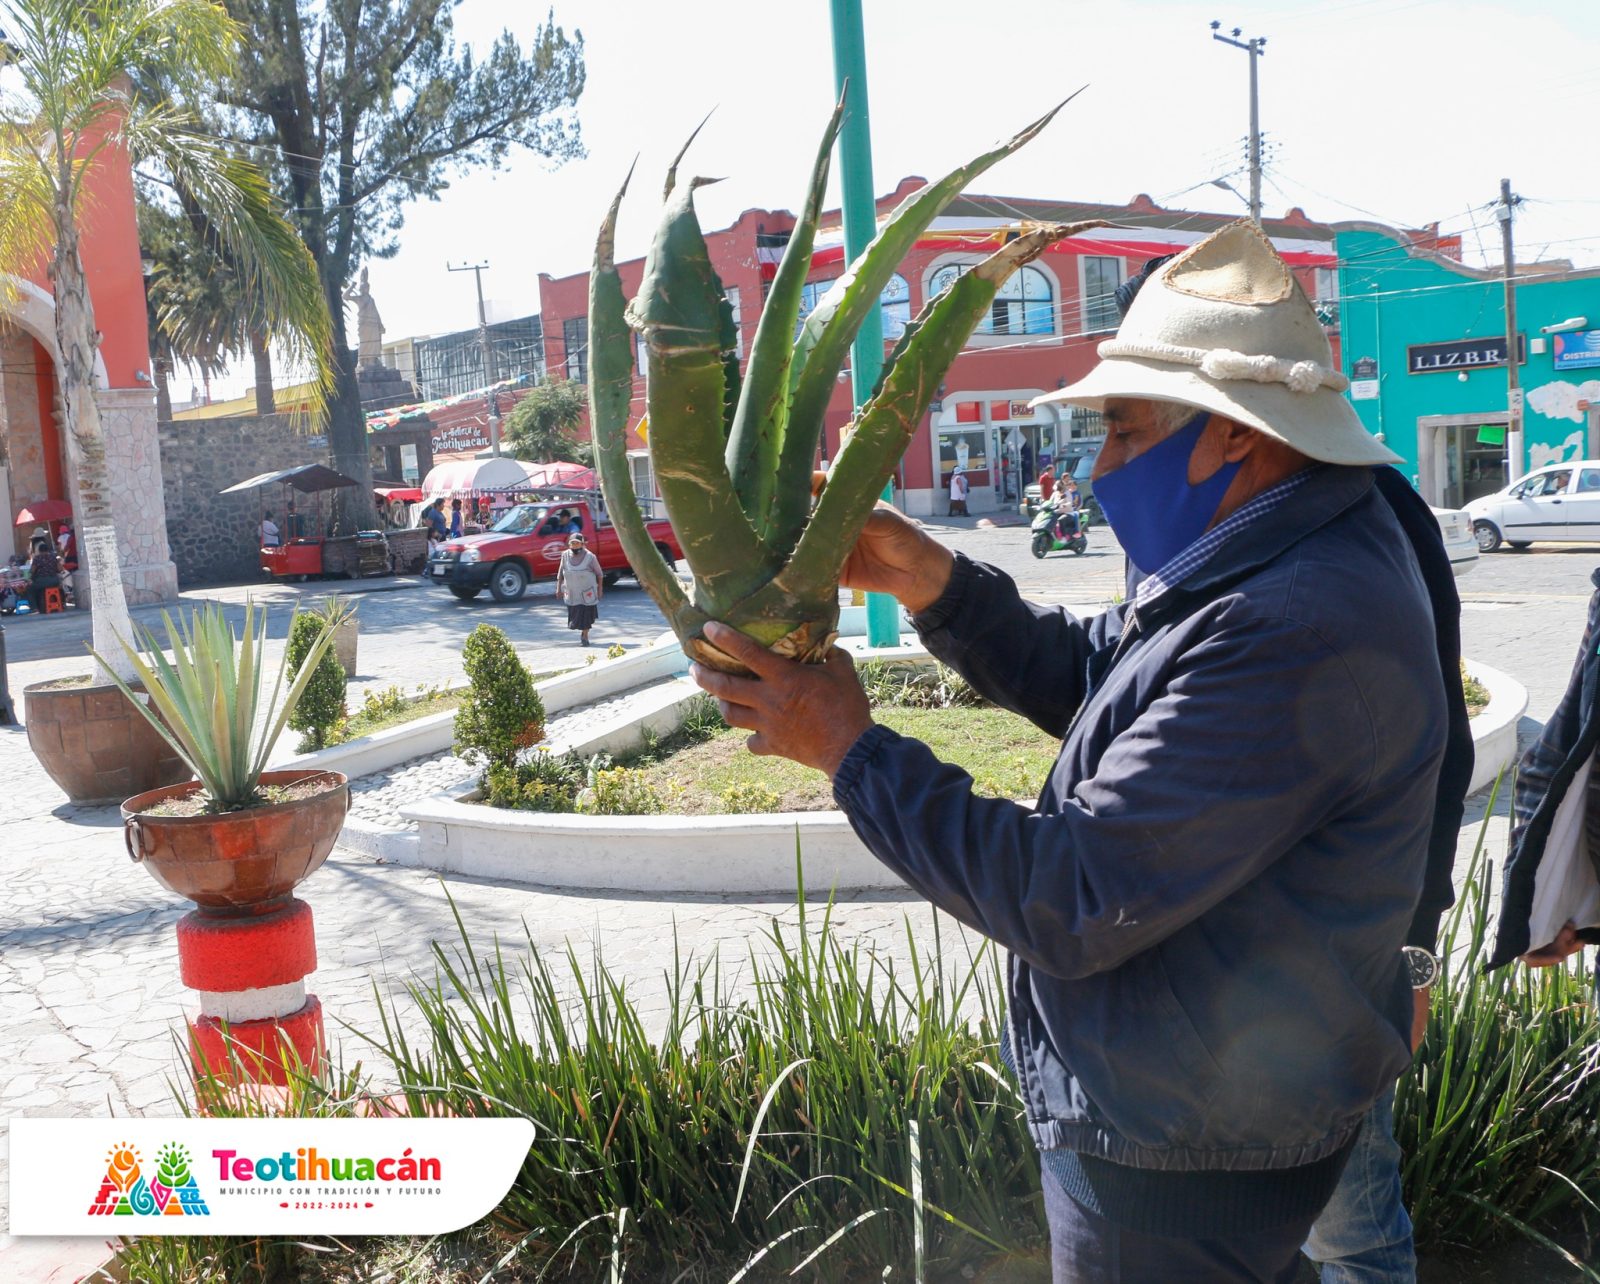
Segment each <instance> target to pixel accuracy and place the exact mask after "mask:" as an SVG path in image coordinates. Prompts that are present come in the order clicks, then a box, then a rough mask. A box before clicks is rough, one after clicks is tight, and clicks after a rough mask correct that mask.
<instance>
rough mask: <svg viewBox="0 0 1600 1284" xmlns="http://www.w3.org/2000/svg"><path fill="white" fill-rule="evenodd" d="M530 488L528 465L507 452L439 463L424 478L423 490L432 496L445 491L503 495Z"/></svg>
mask: <svg viewBox="0 0 1600 1284" xmlns="http://www.w3.org/2000/svg"><path fill="white" fill-rule="evenodd" d="M529 489H531V484H530V483H529V481H528V469H527V465H525V464H523V463H520V462H519V461H517V460H515V459H507V458H505V457H504V456H501V457H500V458H497V459H496V458H490V459H455V460H451V461H450V462H449V463H444V464H435V465H434V466H433V468H432V469H430V470H429V472H428V475H427V476H426V477H424V478H423V479H422V493H423V495H424V497H425V498H428V499H437V498H439V496H441V495H503V494H505V493H506V492H507V491H513V490H529Z"/></svg>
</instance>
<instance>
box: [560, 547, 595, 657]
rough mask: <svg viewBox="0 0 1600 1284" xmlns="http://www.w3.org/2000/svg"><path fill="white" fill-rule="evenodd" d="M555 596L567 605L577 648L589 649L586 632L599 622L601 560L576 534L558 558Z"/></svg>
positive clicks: (568, 617) (570, 626)
mask: <svg viewBox="0 0 1600 1284" xmlns="http://www.w3.org/2000/svg"><path fill="white" fill-rule="evenodd" d="M556 592H557V593H559V594H560V595H561V599H562V601H564V602H565V603H566V604H567V627H568V628H569V629H577V630H578V633H579V638H578V643H579V645H580V646H588V645H589V630H590V628H592V627H593V625H594V622H595V621H596V620H597V619H599V618H600V598H601V597H602V596H603V595H604V593H605V583H604V580H603V578H602V576H601V573H600V559H599V558H598V557H596V556H595V555H594V554H593V553H591V552H590V551H589V549H588V546H587V544H586V542H585V540H584V537H583V536H582V535H581V534H580V533H579V532H577V531H573V532H572V534H570V535H568V536H567V551H566V552H565V553H563V554H562V555H561V568H560V569H559V570H558V571H557V572H556Z"/></svg>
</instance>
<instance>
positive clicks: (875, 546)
mask: <svg viewBox="0 0 1600 1284" xmlns="http://www.w3.org/2000/svg"><path fill="white" fill-rule="evenodd" d="M825 483H826V474H824V473H816V474H814V475H813V477H812V490H813V491H815V492H820V491H821V490H822V488H823V486H824V484H825ZM954 567H955V557H954V556H953V555H952V554H951V552H950V550H949V549H947V548H946V547H945V546H944V545H943V544H941V543H939V541H938V540H936V539H933V538H932V537H930V536H929V535H928V534H927V532H926V531H924V530H923V529H922V528H921V527H920V526H918V525H917V524H916V523H915V522H913V521H912V520H911V519H910V518H908V517H906V516H905V515H904V514H903V513H901V512H900V510H899V509H897V508H895V507H893V506H892V505H889V504H885V503H883V502H882V501H881V500H880V501H879V503H878V506H877V507H876V508H874V509H873V510H872V513H871V515H870V516H869V517H868V518H867V524H866V527H865V528H864V529H863V530H862V532H861V535H860V538H858V539H857V540H856V546H855V548H854V549H852V550H851V552H850V556H849V557H847V558H846V559H845V563H844V567H843V569H842V570H841V571H840V572H839V583H841V584H842V585H844V587H845V588H851V589H862V590H864V591H865V592H868V593H888V594H891V595H892V596H893V597H895V598H896V599H897V600H898V601H899V603H900V605H901V606H903V607H905V608H906V610H908V611H910V612H911V613H912V614H913V615H915V614H916V613H917V612H918V611H926V610H927V609H928V608H929V607H930V606H932V605H933V604H934V603H935V602H937V601H938V600H939V595H940V594H942V593H943V592H944V590H945V586H946V585H947V584H949V583H950V572H951V571H952V570H953V569H954Z"/></svg>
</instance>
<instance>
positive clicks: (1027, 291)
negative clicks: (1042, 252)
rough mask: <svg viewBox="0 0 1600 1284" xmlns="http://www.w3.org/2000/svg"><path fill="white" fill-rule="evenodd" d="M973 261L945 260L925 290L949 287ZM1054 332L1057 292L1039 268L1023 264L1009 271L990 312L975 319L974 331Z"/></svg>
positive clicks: (932, 292) (939, 290) (934, 293)
mask: <svg viewBox="0 0 1600 1284" xmlns="http://www.w3.org/2000/svg"><path fill="white" fill-rule="evenodd" d="M974 266H976V265H975V264H972V263H947V264H945V266H944V267H942V268H940V269H939V270H938V271H937V272H935V273H934V274H933V277H932V279H931V280H930V281H929V282H928V293H929V295H930V296H937V295H939V294H942V293H943V292H944V291H946V290H948V289H949V288H950V287H951V286H952V285H953V284H954V283H955V280H956V278H957V277H959V276H960V275H961V274H962V273H963V272H970V271H971V270H972V269H973V267H974ZM1055 332H1056V294H1055V287H1054V286H1053V285H1052V284H1051V282H1050V278H1049V277H1048V276H1046V275H1045V274H1044V273H1043V272H1041V271H1039V269H1038V268H1034V267H1025V268H1022V269H1021V270H1020V271H1018V272H1015V273H1013V274H1012V276H1011V279H1010V280H1009V281H1007V282H1006V283H1005V284H1004V285H1002V286H1001V287H1000V289H999V291H998V292H997V293H996V294H995V297H994V303H993V304H991V305H990V308H989V314H988V315H987V316H986V317H984V319H983V320H982V321H980V322H978V326H977V329H976V330H974V331H973V333H974V334H1002V335H1013V334H1054V333H1055Z"/></svg>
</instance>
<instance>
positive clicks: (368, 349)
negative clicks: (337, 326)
mask: <svg viewBox="0 0 1600 1284" xmlns="http://www.w3.org/2000/svg"><path fill="white" fill-rule="evenodd" d="M345 298H346V299H347V300H349V301H350V302H352V303H354V304H355V305H356V351H357V360H356V368H357V369H358V370H366V369H369V368H373V367H377V366H381V365H383V318H382V317H381V316H379V315H378V305H377V304H376V303H374V302H373V301H372V289H371V287H370V286H369V285H368V284H367V269H366V268H362V269H361V284H360V285H359V286H357V287H356V288H355V289H354V290H350V291H348V292H347V293H346V294H345Z"/></svg>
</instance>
